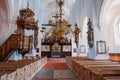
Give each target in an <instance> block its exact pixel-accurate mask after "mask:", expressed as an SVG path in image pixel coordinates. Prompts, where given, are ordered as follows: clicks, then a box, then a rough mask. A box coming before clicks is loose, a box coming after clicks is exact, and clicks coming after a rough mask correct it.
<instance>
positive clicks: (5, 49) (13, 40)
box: [0, 34, 21, 61]
mask: <svg viewBox="0 0 120 80" xmlns="http://www.w3.org/2000/svg"><path fill="white" fill-rule="evenodd" d="M20 43H21V35H20V34H11V35H10V37H9V38H8V39H7V40H6V41H5V42H4V43H3V44H2V45H1V46H0V61H3V60H4V59H5V58H6V57H7V56H8V55H10V54H9V53H10V52H11V51H13V50H17V49H20V46H21V44H20Z"/></svg>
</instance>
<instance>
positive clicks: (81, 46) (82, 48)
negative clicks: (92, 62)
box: [80, 45, 86, 53]
mask: <svg viewBox="0 0 120 80" xmlns="http://www.w3.org/2000/svg"><path fill="white" fill-rule="evenodd" d="M80 53H86V48H85V45H80Z"/></svg>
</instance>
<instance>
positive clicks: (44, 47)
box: [41, 45, 50, 51]
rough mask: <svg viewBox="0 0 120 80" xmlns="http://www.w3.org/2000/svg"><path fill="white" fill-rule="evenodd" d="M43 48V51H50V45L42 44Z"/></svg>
mask: <svg viewBox="0 0 120 80" xmlns="http://www.w3.org/2000/svg"><path fill="white" fill-rule="evenodd" d="M41 50H42V51H50V46H49V45H42V46H41Z"/></svg>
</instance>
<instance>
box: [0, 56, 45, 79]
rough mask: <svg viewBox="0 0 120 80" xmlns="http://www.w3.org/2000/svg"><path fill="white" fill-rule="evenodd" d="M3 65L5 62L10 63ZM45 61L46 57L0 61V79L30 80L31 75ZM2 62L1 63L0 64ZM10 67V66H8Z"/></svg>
mask: <svg viewBox="0 0 120 80" xmlns="http://www.w3.org/2000/svg"><path fill="white" fill-rule="evenodd" d="M10 63H11V65H8V66H7V67H5V66H6V65H7V64H10ZM46 63H47V57H43V58H39V59H26V60H21V61H18V62H14V61H13V62H7V63H6V64H5V63H4V62H1V63H0V74H2V73H3V75H1V76H0V80H32V77H33V76H34V75H35V74H36V73H37V72H38V71H39V70H40V69H41V68H42V67H43V66H44V65H45V64H46ZM1 64H2V65H1ZM10 67H11V68H10Z"/></svg>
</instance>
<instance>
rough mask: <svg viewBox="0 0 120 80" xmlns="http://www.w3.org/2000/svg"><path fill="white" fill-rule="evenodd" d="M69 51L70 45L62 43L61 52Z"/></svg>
mask: <svg viewBox="0 0 120 80" xmlns="http://www.w3.org/2000/svg"><path fill="white" fill-rule="evenodd" d="M70 51H71V46H70V45H64V46H63V52H70Z"/></svg>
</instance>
